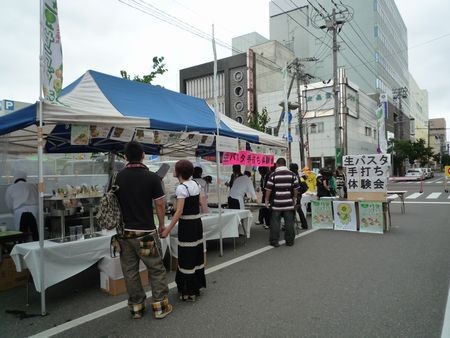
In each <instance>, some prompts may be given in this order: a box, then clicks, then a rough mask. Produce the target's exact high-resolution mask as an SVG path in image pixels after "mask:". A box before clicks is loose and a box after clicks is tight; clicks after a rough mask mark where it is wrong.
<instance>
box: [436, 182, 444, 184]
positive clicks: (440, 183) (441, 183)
mask: <svg viewBox="0 0 450 338" xmlns="http://www.w3.org/2000/svg"><path fill="white" fill-rule="evenodd" d="M436 183H438V184H443V183H444V181H439V182H436Z"/></svg>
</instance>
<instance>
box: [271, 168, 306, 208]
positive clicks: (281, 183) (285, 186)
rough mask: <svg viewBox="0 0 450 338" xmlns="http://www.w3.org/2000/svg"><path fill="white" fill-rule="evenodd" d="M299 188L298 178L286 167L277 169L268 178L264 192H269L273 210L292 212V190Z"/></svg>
mask: <svg viewBox="0 0 450 338" xmlns="http://www.w3.org/2000/svg"><path fill="white" fill-rule="evenodd" d="M298 188H299V182H298V177H297V175H296V174H294V173H293V172H292V171H290V170H289V169H288V168H287V167H278V168H276V169H275V171H274V172H273V173H272V174H271V175H270V176H269V179H268V180H267V184H266V190H269V191H271V201H270V202H271V204H272V209H273V210H279V211H284V210H294V207H295V206H294V190H295V189H298Z"/></svg>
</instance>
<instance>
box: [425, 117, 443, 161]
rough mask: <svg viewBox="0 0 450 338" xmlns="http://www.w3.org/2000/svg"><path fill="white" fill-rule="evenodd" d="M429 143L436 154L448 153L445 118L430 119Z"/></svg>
mask: <svg viewBox="0 0 450 338" xmlns="http://www.w3.org/2000/svg"><path fill="white" fill-rule="evenodd" d="M428 130H429V136H428V137H429V145H430V147H431V148H433V152H434V153H435V154H441V155H442V154H448V149H447V136H446V130H447V125H446V123H445V118H437V119H430V120H429V121H428Z"/></svg>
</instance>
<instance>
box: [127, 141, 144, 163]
mask: <svg viewBox="0 0 450 338" xmlns="http://www.w3.org/2000/svg"><path fill="white" fill-rule="evenodd" d="M142 154H144V148H143V147H142V145H141V144H140V143H139V142H136V141H131V142H128V143H127V144H126V145H125V156H126V157H127V160H128V161H129V162H140V161H141V160H142Z"/></svg>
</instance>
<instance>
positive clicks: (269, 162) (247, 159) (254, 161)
mask: <svg viewBox="0 0 450 338" xmlns="http://www.w3.org/2000/svg"><path fill="white" fill-rule="evenodd" d="M222 164H223V165H234V164H240V165H248V166H255V167H271V166H273V164H274V156H273V155H266V154H258V153H252V152H251V151H248V150H242V151H240V152H238V153H230V152H225V153H223V156H222Z"/></svg>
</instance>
